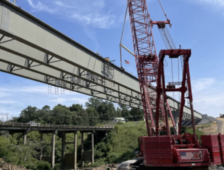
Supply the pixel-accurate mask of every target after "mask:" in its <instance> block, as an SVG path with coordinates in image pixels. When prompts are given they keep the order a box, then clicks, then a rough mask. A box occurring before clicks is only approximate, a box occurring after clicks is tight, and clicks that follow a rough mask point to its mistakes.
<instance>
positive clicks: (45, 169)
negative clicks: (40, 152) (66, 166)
mask: <svg viewBox="0 0 224 170" xmlns="http://www.w3.org/2000/svg"><path fill="white" fill-rule="evenodd" d="M36 170H52V168H51V164H50V163H48V162H45V161H40V162H39V164H38V166H37V169H36Z"/></svg>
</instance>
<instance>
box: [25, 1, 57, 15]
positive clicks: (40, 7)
mask: <svg viewBox="0 0 224 170" xmlns="http://www.w3.org/2000/svg"><path fill="white" fill-rule="evenodd" d="M27 2H28V3H29V5H30V6H31V7H32V8H33V10H34V11H46V12H49V13H55V12H56V11H57V10H56V9H52V8H50V7H48V6H46V5H44V4H43V3H41V2H40V1H37V3H36V4H34V2H33V0H27Z"/></svg>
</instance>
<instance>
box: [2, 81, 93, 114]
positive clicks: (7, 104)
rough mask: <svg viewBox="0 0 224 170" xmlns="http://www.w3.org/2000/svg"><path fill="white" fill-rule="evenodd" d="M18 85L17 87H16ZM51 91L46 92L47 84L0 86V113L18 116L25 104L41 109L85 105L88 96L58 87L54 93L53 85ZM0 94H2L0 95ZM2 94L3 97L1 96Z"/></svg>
mask: <svg viewBox="0 0 224 170" xmlns="http://www.w3.org/2000/svg"><path fill="white" fill-rule="evenodd" d="M18 87H19V88H18ZM51 88H52V91H51V93H50V94H49V93H48V85H42V86H41V85H35V86H32V85H30V86H23V85H21V84H17V85H16V86H14V85H13V86H11V85H10V86H3V87H0V113H9V116H11V117H14V116H19V114H20V113H21V111H22V110H23V109H25V108H26V107H27V106H33V107H37V108H39V109H41V108H42V107H43V106H45V105H49V106H50V107H51V108H53V107H54V106H56V105H58V104H62V105H66V106H71V105H72V104H81V105H83V106H84V105H85V103H86V102H87V101H88V98H89V96H86V95H83V94H80V93H76V92H70V91H68V90H65V91H62V92H63V94H61V89H60V88H59V89H58V95H55V87H51ZM1 94H2V95H1ZM3 96H4V97H3Z"/></svg>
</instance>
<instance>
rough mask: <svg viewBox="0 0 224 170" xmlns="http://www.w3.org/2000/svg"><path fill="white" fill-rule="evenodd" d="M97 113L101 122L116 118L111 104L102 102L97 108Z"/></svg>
mask: <svg viewBox="0 0 224 170" xmlns="http://www.w3.org/2000/svg"><path fill="white" fill-rule="evenodd" d="M97 111H98V113H99V115H100V117H101V118H102V120H106V121H108V120H112V119H113V118H114V117H115V116H116V111H115V108H114V105H113V103H111V102H108V101H104V102H102V103H101V104H100V105H99V106H98V107H97Z"/></svg>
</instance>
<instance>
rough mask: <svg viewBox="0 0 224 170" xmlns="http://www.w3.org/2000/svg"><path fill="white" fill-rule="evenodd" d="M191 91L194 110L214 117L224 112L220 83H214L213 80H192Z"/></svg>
mask: <svg viewBox="0 0 224 170" xmlns="http://www.w3.org/2000/svg"><path fill="white" fill-rule="evenodd" d="M214 87H215V88H214ZM192 90H193V99H194V101H193V103H194V106H195V107H194V108H195V109H196V110H198V111H199V112H201V113H203V114H208V115H211V116H215V117H217V116H219V113H222V112H224V102H223V101H224V89H223V84H222V82H219V81H216V80H215V79H214V78H205V79H198V80H194V81H192Z"/></svg>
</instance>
